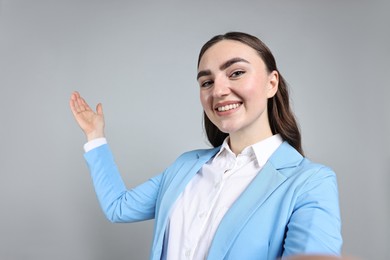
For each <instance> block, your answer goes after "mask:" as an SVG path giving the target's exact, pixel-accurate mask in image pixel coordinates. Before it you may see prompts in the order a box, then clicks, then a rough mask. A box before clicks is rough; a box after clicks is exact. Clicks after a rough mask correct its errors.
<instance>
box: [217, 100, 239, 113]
mask: <svg viewBox="0 0 390 260" xmlns="http://www.w3.org/2000/svg"><path fill="white" fill-rule="evenodd" d="M241 104H242V103H241V102H234V103H232V102H229V103H224V104H218V105H217V106H216V108H215V110H217V111H218V112H225V111H229V110H232V109H236V108H237V107H239V106H241Z"/></svg>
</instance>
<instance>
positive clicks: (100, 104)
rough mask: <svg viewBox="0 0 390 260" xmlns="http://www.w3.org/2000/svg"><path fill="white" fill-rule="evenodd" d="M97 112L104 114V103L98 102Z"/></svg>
mask: <svg viewBox="0 0 390 260" xmlns="http://www.w3.org/2000/svg"><path fill="white" fill-rule="evenodd" d="M96 113H97V114H98V115H101V116H102V115H103V105H102V103H99V104H97V106H96Z"/></svg>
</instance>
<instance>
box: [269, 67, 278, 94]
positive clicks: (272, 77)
mask: <svg viewBox="0 0 390 260" xmlns="http://www.w3.org/2000/svg"><path fill="white" fill-rule="evenodd" d="M278 86H279V73H278V72H277V71H276V70H274V71H272V72H271V73H270V74H269V75H268V86H267V97H268V98H272V97H273V96H275V94H276V92H278Z"/></svg>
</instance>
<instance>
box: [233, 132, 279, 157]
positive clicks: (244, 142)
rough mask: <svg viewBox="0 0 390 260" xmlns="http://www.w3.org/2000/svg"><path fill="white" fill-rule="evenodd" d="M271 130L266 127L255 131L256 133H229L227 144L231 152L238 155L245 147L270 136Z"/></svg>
mask: <svg viewBox="0 0 390 260" xmlns="http://www.w3.org/2000/svg"><path fill="white" fill-rule="evenodd" d="M272 135H273V134H272V131H271V128H267V129H266V130H264V131H262V132H259V133H256V134H251V135H248V134H241V133H231V134H229V146H230V149H231V150H232V152H233V153H234V154H235V155H238V154H240V153H241V152H242V150H244V149H245V148H246V147H248V146H250V145H252V144H255V143H258V142H260V141H262V140H264V139H267V138H268V137H271V136H272Z"/></svg>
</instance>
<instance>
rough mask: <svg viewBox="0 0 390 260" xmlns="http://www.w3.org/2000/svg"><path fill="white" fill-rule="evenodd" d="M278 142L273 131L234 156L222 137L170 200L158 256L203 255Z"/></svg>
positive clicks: (94, 143) (179, 258)
mask: <svg viewBox="0 0 390 260" xmlns="http://www.w3.org/2000/svg"><path fill="white" fill-rule="evenodd" d="M282 142H283V140H282V138H281V136H280V135H274V136H272V137H269V138H267V139H265V140H263V141H261V142H258V143H256V144H253V145H251V146H248V147H246V148H245V149H244V150H243V151H242V152H241V153H240V154H239V155H238V156H236V155H235V154H234V153H233V152H232V151H231V149H230V147H229V145H228V138H226V140H225V141H224V143H223V144H222V146H221V149H220V151H219V152H218V153H217V154H216V156H215V157H214V158H212V159H210V161H209V162H207V163H206V164H205V165H204V166H203V167H202V168H201V170H200V171H199V172H198V174H196V175H195V177H194V178H193V179H192V180H191V181H190V183H189V184H188V185H187V187H186V188H185V190H184V192H183V193H182V194H181V195H180V197H179V198H178V200H177V201H176V203H175V204H174V206H173V208H172V211H171V215H170V218H169V223H168V226H167V229H166V234H165V237H164V252H163V257H162V259H169V260H182V259H196V260H197V259H205V258H206V257H207V254H208V250H209V248H210V246H211V242H212V240H213V238H214V234H215V232H216V230H217V228H218V225H219V223H220V222H221V220H222V218H223V216H224V215H225V213H226V212H227V211H228V210H229V208H230V207H231V205H232V204H233V203H234V202H235V201H236V200H237V198H238V197H239V195H240V194H241V193H242V192H243V191H244V190H245V188H246V187H247V186H248V185H249V183H250V182H251V181H252V180H253V178H254V177H255V176H256V175H257V174H258V173H259V171H260V170H261V169H262V168H263V166H264V164H265V163H266V162H267V160H268V159H269V157H270V156H271V155H272V153H273V152H274V151H275V150H276V149H277V148H278V147H279V146H280V145H281V144H282ZM106 143H107V141H106V139H105V138H98V139H95V140H92V141H90V142H88V143H86V144H85V145H84V150H85V152H88V151H90V150H92V149H94V148H96V147H98V146H100V145H103V144H106Z"/></svg>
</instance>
